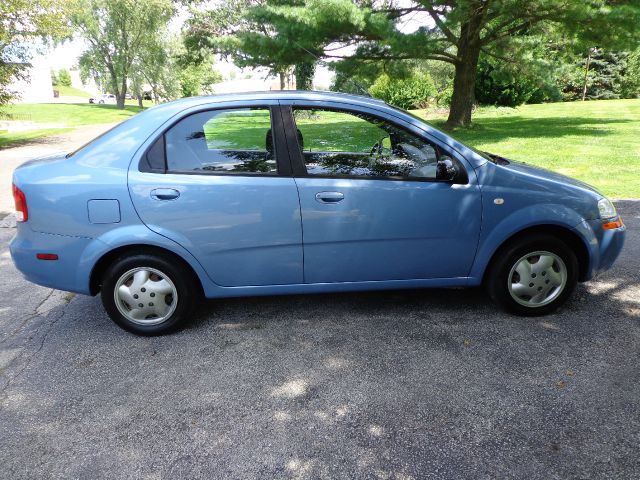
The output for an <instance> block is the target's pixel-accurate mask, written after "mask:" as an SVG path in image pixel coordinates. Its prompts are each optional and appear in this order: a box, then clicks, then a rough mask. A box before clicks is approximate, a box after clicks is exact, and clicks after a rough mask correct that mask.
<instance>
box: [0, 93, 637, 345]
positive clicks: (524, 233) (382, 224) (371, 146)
mask: <svg viewBox="0 0 640 480" xmlns="http://www.w3.org/2000/svg"><path fill="white" fill-rule="evenodd" d="M13 182H14V186H13V194H14V197H15V202H16V210H17V212H18V213H17V215H18V227H17V235H16V236H15V238H14V239H13V240H12V242H11V246H10V248H11V255H12V257H13V260H14V262H15V264H16V266H17V268H18V269H19V270H20V271H21V272H22V273H23V274H24V275H25V277H26V278H27V279H28V280H30V281H32V282H34V283H37V284H40V285H45V286H49V287H53V288H57V289H60V290H69V291H73V292H78V293H83V294H89V295H95V294H97V293H100V294H101V298H102V302H103V304H104V307H105V309H106V311H107V312H108V313H109V315H110V316H111V318H112V319H113V320H114V321H115V322H116V323H117V324H118V325H120V326H121V327H123V328H125V329H127V330H129V331H132V332H135V333H138V334H144V335H152V334H159V333H164V332H167V331H170V330H173V329H175V328H177V327H179V326H181V325H183V324H184V323H185V322H186V321H187V320H188V319H189V318H190V317H191V314H192V313H193V311H194V308H195V307H196V305H197V301H198V299H199V298H201V297H202V296H205V297H208V298H220V297H236V296H247V295H275V294H278V295H280V294H293V293H314V292H335V291H356V290H375V289H380V290H382V289H397V288H417V287H465V286H476V285H484V286H485V287H486V289H487V291H488V292H489V295H490V296H491V298H492V299H493V300H494V301H495V302H496V303H497V304H498V305H500V306H502V307H504V308H505V309H507V310H508V311H510V312H513V313H516V314H521V315H542V314H546V313H550V312H552V311H553V310H555V309H556V308H558V307H559V306H560V305H561V304H562V303H563V302H564V301H565V300H566V299H567V298H568V297H569V295H570V294H571V292H572V290H573V289H574V287H575V285H576V283H577V282H578V281H585V280H588V279H590V278H593V277H594V275H596V274H597V273H598V272H601V271H603V270H606V269H608V268H609V267H611V265H612V264H613V262H614V261H615V259H616V257H617V256H618V254H619V252H620V250H621V248H622V245H623V241H624V236H625V226H624V224H623V222H622V220H621V219H620V217H619V216H618V214H617V212H616V210H615V208H614V206H613V204H612V203H611V202H610V201H609V200H608V199H607V198H605V197H604V196H603V195H601V194H600V193H599V192H598V191H596V190H595V189H593V188H592V187H590V186H588V185H586V184H584V183H581V182H579V181H577V180H573V179H570V178H568V177H565V176H562V175H559V174H556V173H552V172H549V171H546V170H542V169H538V168H534V167H531V166H527V165H524V164H521V163H517V162H513V161H510V160H506V159H503V158H501V157H499V156H495V155H491V154H485V153H482V152H478V151H476V150H474V149H472V148H469V147H467V146H465V145H463V144H461V143H459V142H458V141H456V140H455V139H453V138H452V137H450V136H449V135H447V134H445V133H443V132H441V131H438V130H437V129H435V128H434V127H432V126H430V125H429V124H427V123H425V122H424V121H423V120H421V119H420V118H417V117H414V116H412V115H410V114H409V113H407V112H405V111H401V110H399V109H396V108H394V107H391V106H389V105H387V104H385V103H383V102H381V101H378V100H374V99H370V98H364V97H358V96H351V95H342V94H336V93H315V92H273V93H251V94H230V95H220V96H215V97H195V98H187V99H182V100H178V101H175V102H170V103H166V104H163V105H160V106H157V107H154V108H152V109H148V110H145V111H143V112H142V113H140V114H138V115H136V116H134V117H132V118H131V119H129V120H127V121H126V122H124V123H122V124H120V125H118V126H116V127H115V128H114V129H113V130H111V131H109V132H108V133H106V134H104V135H103V136H101V137H99V138H97V139H95V140H94V141H93V142H91V143H90V144H88V145H86V146H84V147H82V148H81V149H79V150H77V151H75V152H71V153H69V154H67V155H64V156H54V157H49V158H43V159H38V160H34V161H31V162H29V163H26V164H24V165H22V166H21V167H19V168H18V169H16V171H15V173H14V178H13ZM463 298H464V297H463V294H461V301H464V300H463Z"/></svg>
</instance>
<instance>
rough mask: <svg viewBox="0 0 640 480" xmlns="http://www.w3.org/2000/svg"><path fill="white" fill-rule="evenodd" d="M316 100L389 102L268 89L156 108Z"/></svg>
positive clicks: (350, 96) (328, 93)
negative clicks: (270, 100) (244, 102)
mask: <svg viewBox="0 0 640 480" xmlns="http://www.w3.org/2000/svg"><path fill="white" fill-rule="evenodd" d="M266 99H272V100H285V99H287V100H311V101H312V100H316V101H318V100H319V101H326V102H330V101H338V102H345V101H347V102H348V101H352V102H354V103H359V104H370V105H376V106H388V104H387V103H385V102H383V101H382V100H378V99H377V98H372V97H365V96H363V95H352V94H348V93H339V92H324V91H315V90H268V91H256V92H241V93H222V94H215V95H202V96H197V97H187V98H181V99H179V100H174V101H172V102H166V103H161V104H159V105H157V106H155V107H154V108H157V109H161V108H162V107H166V108H175V107H176V106H178V105H180V106H182V107H185V108H188V107H190V106H196V105H201V104H204V103H217V102H233V101H242V100H266Z"/></svg>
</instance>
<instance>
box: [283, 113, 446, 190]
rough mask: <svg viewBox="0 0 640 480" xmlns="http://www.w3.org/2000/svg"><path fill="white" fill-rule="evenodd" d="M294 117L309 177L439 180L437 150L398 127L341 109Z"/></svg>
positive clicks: (295, 115) (295, 114) (299, 114)
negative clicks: (437, 177) (437, 176)
mask: <svg viewBox="0 0 640 480" xmlns="http://www.w3.org/2000/svg"><path fill="white" fill-rule="evenodd" d="M293 113H294V118H295V121H296V127H297V134H298V144H299V146H300V149H301V152H302V155H303V158H304V162H305V165H306V167H307V173H308V174H309V175H335V176H363V177H415V178H431V179H435V178H436V172H437V162H438V151H437V149H436V148H435V147H434V146H433V145H431V144H430V143H429V142H427V141H426V140H423V139H422V138H420V137H417V136H416V135H414V134H412V133H410V132H408V131H406V130H404V129H402V128H400V127H398V126H396V125H394V124H392V123H389V122H387V121H385V120H382V119H379V118H376V117H373V116H369V115H366V114H361V113H354V112H345V111H336V110H325V109H311V108H294V110H293Z"/></svg>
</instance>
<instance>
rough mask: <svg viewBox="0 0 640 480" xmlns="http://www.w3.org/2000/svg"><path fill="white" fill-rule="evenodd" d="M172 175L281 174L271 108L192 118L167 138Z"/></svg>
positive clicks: (174, 127)
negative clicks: (174, 173) (277, 163)
mask: <svg viewBox="0 0 640 480" xmlns="http://www.w3.org/2000/svg"><path fill="white" fill-rule="evenodd" d="M165 138H166V152H167V168H168V170H169V171H178V172H180V171H183V172H184V171H191V172H193V171H202V172H203V173H205V172H213V173H228V174H247V173H256V174H259V173H262V174H275V173H277V165H276V157H275V152H274V142H273V133H272V130H271V115H270V113H269V109H268V108H237V109H227V110H211V111H207V112H201V113H196V114H194V115H190V116H188V117H186V118H184V119H183V120H181V121H180V122H178V123H177V124H175V125H174V126H173V127H171V129H169V130H168V131H167V133H166V134H165Z"/></svg>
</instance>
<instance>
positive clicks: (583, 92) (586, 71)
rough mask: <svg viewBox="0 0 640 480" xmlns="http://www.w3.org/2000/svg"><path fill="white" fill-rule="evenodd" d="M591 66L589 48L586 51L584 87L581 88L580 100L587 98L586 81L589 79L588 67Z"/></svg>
mask: <svg viewBox="0 0 640 480" xmlns="http://www.w3.org/2000/svg"><path fill="white" fill-rule="evenodd" d="M590 66H591V49H589V51H588V52H587V64H586V66H585V68H584V88H583V89H582V101H583V102H584V101H585V100H586V99H587V81H588V80H589V67H590Z"/></svg>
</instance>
